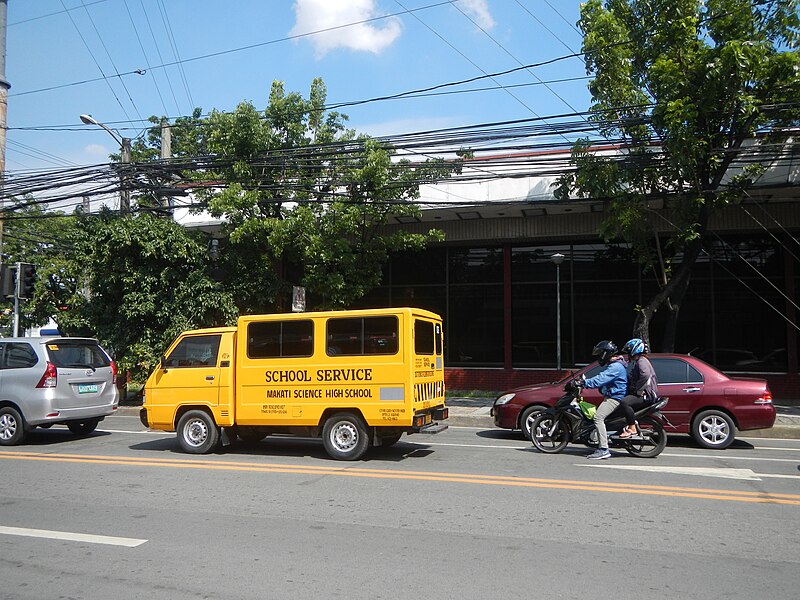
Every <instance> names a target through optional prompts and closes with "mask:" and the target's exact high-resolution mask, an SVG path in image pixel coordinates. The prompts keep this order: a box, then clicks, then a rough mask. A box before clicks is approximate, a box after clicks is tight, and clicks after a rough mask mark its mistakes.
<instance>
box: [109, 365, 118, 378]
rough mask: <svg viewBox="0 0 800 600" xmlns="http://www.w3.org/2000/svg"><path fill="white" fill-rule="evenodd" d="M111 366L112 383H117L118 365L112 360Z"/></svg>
mask: <svg viewBox="0 0 800 600" xmlns="http://www.w3.org/2000/svg"><path fill="white" fill-rule="evenodd" d="M109 366H110V367H111V381H113V382H115V383H116V381H117V363H116V362H114V361H113V360H112V361H111V365H109Z"/></svg>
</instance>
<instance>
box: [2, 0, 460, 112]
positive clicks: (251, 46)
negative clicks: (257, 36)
mask: <svg viewBox="0 0 800 600" xmlns="http://www.w3.org/2000/svg"><path fill="white" fill-rule="evenodd" d="M457 1H458V0H444V1H442V2H436V3H434V4H428V5H425V6H418V7H416V8H411V9H408V10H404V11H402V12H398V13H393V14H390V15H382V16H378V17H370V18H368V19H362V20H361V21H355V22H353V23H345V24H343V25H335V26H332V27H326V28H324V29H318V30H316V31H309V32H307V33H298V34H295V35H289V36H285V37H282V38H277V39H274V40H268V41H266V42H258V43H256V44H248V45H246V46H239V47H238V48H230V49H228V50H220V51H218V52H211V53H209V54H202V55H200V56H194V57H191V58H185V59H182V60H179V61H173V62H166V63H162V64H160V65H155V66H153V67H151V68H152V69H165V68H166V67H172V66H175V65H178V64H186V63H189V62H195V61H198V60H206V59H209V58H216V57H218V56H224V55H226V54H232V53H235V52H243V51H245V50H252V49H254V48H261V47H263V46H269V45H272V44H277V43H280V42H288V41H292V40H296V39H301V38H304V37H309V36H312V35H318V34H320V33H327V32H330V31H337V30H339V29H346V28H348V27H353V26H355V25H363V24H365V23H371V22H373V21H381V20H384V19H390V18H392V17H397V16H401V15H404V14H409V13H414V12H417V11H422V10H429V9H431V8H437V7H439V6H445V5H448V4H453V3H454V2H457ZM62 3H63V0H62ZM101 72H102V71H101ZM134 74H136V75H143V74H144V71H143V70H142V69H135V70H133V71H128V72H125V73H119V74H118V76H119V77H122V76H124V75H134ZM104 79H108V78H107V77H106V76H105V74H103V76H102V77H95V78H93V79H85V80H83V81H74V82H72V83H64V84H61V85H53V86H49V87H45V88H39V89H36V90H28V91H23V92H16V93H14V94H9V97H10V96H26V95H29V94H38V93H41V92H50V91H53V90H58V89H62V88H66V87H73V86H77V85H84V84H87V83H93V82H96V81H102V80H104Z"/></svg>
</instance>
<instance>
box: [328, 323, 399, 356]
mask: <svg viewBox="0 0 800 600" xmlns="http://www.w3.org/2000/svg"><path fill="white" fill-rule="evenodd" d="M326 327H327V331H326V338H325V339H326V340H327V346H326V348H327V354H328V356H363V355H367V354H397V350H398V341H397V340H398V328H399V326H398V320H397V317H394V316H392V317H355V318H333V319H328V323H327V325H326Z"/></svg>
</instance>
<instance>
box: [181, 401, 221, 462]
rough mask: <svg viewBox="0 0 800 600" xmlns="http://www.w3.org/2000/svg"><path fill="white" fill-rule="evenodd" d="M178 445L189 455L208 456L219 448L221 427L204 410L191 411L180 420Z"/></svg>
mask: <svg viewBox="0 0 800 600" xmlns="http://www.w3.org/2000/svg"><path fill="white" fill-rule="evenodd" d="M177 433H178V443H179V444H180V446H181V449H182V450H183V451H184V452H188V453H189V454H208V453H209V452H211V451H212V450H214V448H216V447H217V443H218V442H219V427H217V424H216V423H214V419H213V418H212V417H211V415H209V414H208V413H207V412H205V411H203V410H190V411H189V412H187V413H186V414H184V415H183V416H182V417H181V418H180V419H179V420H178V432H177Z"/></svg>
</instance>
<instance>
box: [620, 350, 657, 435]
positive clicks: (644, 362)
mask: <svg viewBox="0 0 800 600" xmlns="http://www.w3.org/2000/svg"><path fill="white" fill-rule="evenodd" d="M648 351H649V348H648V347H647V344H646V343H645V342H644V341H643V340H642V339H640V338H633V339H630V340H628V341H627V342H626V344H625V345H624V346H623V347H622V353H623V354H625V355H627V357H628V362H629V363H630V364H631V365H632V368H631V371H630V374H629V375H628V394H627V395H626V396H625V397H624V398H623V399H622V411H623V412H624V413H625V423H626V425H627V426H626V427H625V429H623V430H622V433H620V435H619V437H621V438H629V437H632V436H634V435H636V433H637V431H636V425H637V423H636V420H635V417H634V409H633V406H634V405H636V404H641V403H642V402H655V401H656V400H658V379H657V378H656V372H655V370H654V369H653V365H652V363H651V362H650V360H649V359H648V358H647V356H645V355H646V354H647V353H648Z"/></svg>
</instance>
